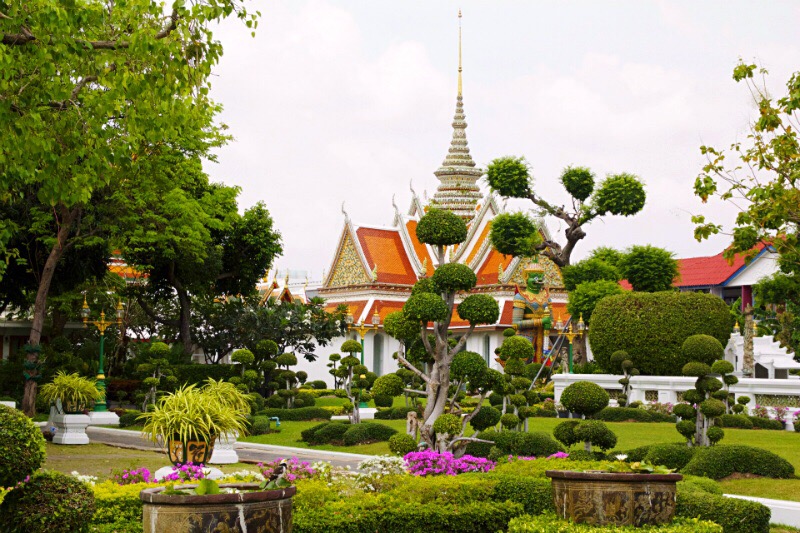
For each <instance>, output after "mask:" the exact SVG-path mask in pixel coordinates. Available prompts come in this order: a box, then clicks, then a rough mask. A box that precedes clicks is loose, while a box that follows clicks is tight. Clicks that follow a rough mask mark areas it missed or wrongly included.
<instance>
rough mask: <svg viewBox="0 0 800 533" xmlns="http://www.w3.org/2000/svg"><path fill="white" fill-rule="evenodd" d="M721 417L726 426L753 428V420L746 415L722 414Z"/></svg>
mask: <svg viewBox="0 0 800 533" xmlns="http://www.w3.org/2000/svg"><path fill="white" fill-rule="evenodd" d="M719 418H720V422H721V423H722V427H725V428H738V429H753V422H752V421H751V420H750V419H749V418H747V416H746V415H722V416H720V417H719Z"/></svg>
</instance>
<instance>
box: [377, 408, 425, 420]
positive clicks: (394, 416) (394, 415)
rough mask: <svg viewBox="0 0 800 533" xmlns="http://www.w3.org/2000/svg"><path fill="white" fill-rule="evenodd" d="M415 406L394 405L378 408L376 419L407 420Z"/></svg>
mask: <svg viewBox="0 0 800 533" xmlns="http://www.w3.org/2000/svg"><path fill="white" fill-rule="evenodd" d="M414 410H415V409H414V408H413V407H392V408H390V409H378V411H377V412H376V413H375V419H376V420H405V419H406V418H407V417H408V413H411V412H413V411H414Z"/></svg>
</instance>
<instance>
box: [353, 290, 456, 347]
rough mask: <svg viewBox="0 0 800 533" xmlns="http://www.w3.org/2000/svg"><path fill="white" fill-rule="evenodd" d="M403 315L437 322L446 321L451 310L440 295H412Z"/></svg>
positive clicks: (426, 293)
mask: <svg viewBox="0 0 800 533" xmlns="http://www.w3.org/2000/svg"><path fill="white" fill-rule="evenodd" d="M403 313H404V314H405V316H406V318H408V319H410V320H416V321H418V322H437V321H440V320H444V319H446V318H447V317H448V316H449V315H450V309H449V308H448V307H447V304H446V303H445V301H444V300H442V298H441V297H440V296H439V295H438V294H432V293H430V292H422V293H419V294H412V295H411V296H410V297H409V299H408V300H406V303H405V305H403ZM359 351H360V350H359Z"/></svg>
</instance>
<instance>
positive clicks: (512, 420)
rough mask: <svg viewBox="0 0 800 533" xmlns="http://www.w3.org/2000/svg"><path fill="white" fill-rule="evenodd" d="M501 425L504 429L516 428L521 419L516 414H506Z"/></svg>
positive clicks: (502, 417)
mask: <svg viewBox="0 0 800 533" xmlns="http://www.w3.org/2000/svg"><path fill="white" fill-rule="evenodd" d="M500 424H501V425H502V426H503V427H504V428H515V427H517V426H518V425H519V417H518V416H517V415H515V414H514V413H506V414H504V415H502V416H501V417H500Z"/></svg>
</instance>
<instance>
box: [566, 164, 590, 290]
mask: <svg viewBox="0 0 800 533" xmlns="http://www.w3.org/2000/svg"><path fill="white" fill-rule="evenodd" d="M559 180H560V181H561V184H562V185H563V186H564V189H566V191H567V192H568V193H569V194H570V196H572V197H573V198H575V199H576V200H578V201H580V202H583V201H585V200H586V199H587V198H589V196H590V195H591V194H592V191H594V173H593V172H592V171H591V170H589V169H588V168H586V167H567V168H565V169H564V171H563V172H562V173H561V177H560V178H559ZM567 290H569V289H567Z"/></svg>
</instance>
